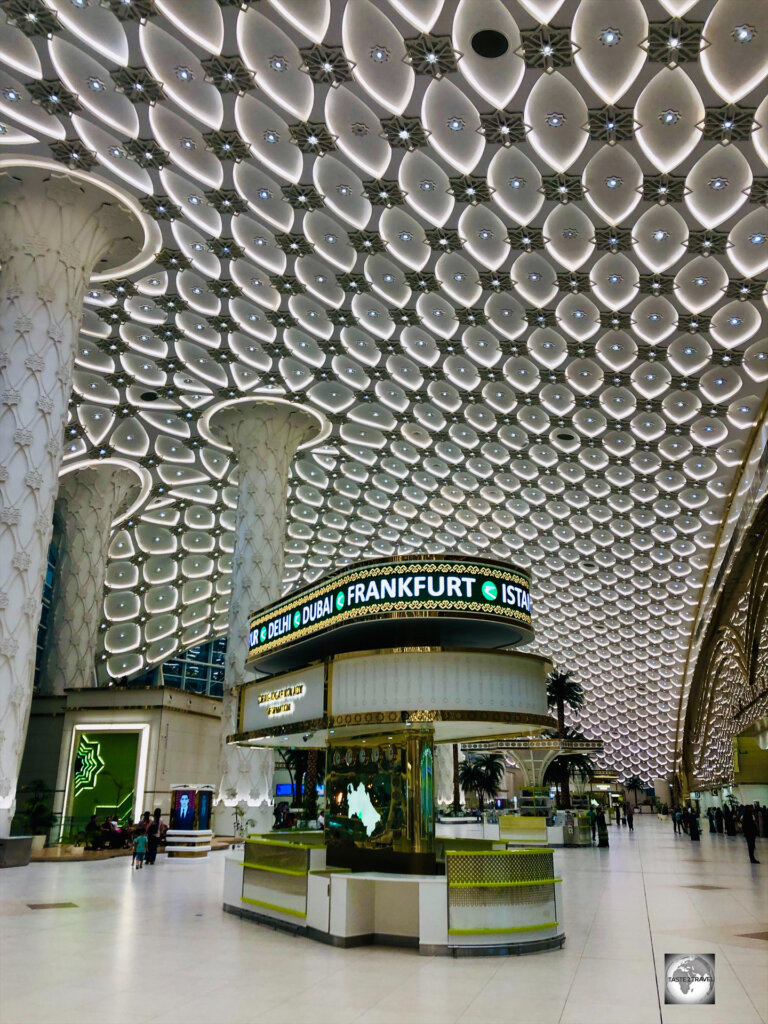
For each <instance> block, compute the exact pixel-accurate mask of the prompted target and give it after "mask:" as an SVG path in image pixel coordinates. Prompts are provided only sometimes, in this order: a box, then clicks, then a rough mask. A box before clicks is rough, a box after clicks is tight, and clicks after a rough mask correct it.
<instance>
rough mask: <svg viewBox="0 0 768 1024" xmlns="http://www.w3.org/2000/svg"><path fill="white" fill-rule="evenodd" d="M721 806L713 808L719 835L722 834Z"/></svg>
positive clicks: (722, 815)
mask: <svg viewBox="0 0 768 1024" xmlns="http://www.w3.org/2000/svg"><path fill="white" fill-rule="evenodd" d="M724 817H725V816H724V814H723V809H722V807H716V808H715V826H716V828H717V831H718V832H719V834H720V835H722V834H723V819H724Z"/></svg>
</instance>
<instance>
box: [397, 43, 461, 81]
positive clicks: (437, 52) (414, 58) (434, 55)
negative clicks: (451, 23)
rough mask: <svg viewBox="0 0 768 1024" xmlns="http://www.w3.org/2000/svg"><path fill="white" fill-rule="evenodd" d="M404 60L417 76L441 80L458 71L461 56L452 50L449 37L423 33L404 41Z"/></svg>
mask: <svg viewBox="0 0 768 1024" xmlns="http://www.w3.org/2000/svg"><path fill="white" fill-rule="evenodd" d="M405 54H406V55H405V60H406V61H407V62H408V63H409V64H410V65H411V67H412V68H413V70H414V71H415V72H416V74H417V75H430V76H431V77H432V78H438V79H439V78H442V77H443V76H444V75H448V74H451V72H453V71H457V70H458V63H457V61H458V60H459V59H460V57H461V54H460V53H458V52H457V51H456V50H454V48H453V44H452V42H451V39H450V37H449V36H435V35H430V34H429V33H423V34H422V35H419V36H413V37H412V38H410V39H406V40H405Z"/></svg>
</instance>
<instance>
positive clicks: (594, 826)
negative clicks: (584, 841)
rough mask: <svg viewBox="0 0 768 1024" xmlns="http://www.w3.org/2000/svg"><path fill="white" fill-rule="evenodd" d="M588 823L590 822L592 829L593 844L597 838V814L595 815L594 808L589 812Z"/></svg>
mask: <svg viewBox="0 0 768 1024" xmlns="http://www.w3.org/2000/svg"><path fill="white" fill-rule="evenodd" d="M587 821H588V822H589V827H590V828H591V829H592V842H593V843H594V841H595V838H596V836H597V814H596V813H595V808H594V807H590V808H589V810H588V811H587Z"/></svg>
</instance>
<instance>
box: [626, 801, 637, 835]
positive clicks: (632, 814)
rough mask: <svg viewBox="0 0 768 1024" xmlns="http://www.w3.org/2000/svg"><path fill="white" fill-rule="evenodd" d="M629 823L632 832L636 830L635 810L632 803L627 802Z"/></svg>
mask: <svg viewBox="0 0 768 1024" xmlns="http://www.w3.org/2000/svg"><path fill="white" fill-rule="evenodd" d="M627 825H628V826H629V831H630V832H634V831H635V811H634V808H633V807H632V804H627Z"/></svg>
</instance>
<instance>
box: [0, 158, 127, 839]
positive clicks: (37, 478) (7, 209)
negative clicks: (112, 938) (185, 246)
mask: <svg viewBox="0 0 768 1024" xmlns="http://www.w3.org/2000/svg"><path fill="white" fill-rule="evenodd" d="M126 202H127V203H128V204H129V205H124V204H123V203H122V202H121V201H120V200H119V199H118V196H117V194H115V193H114V192H113V191H110V190H108V189H107V187H102V186H101V185H100V184H99V182H98V179H95V180H94V181H93V182H91V181H90V180H88V179H87V178H85V177H83V176H78V177H75V178H73V177H71V176H69V175H68V174H67V173H66V171H65V170H64V169H63V168H62V171H61V172H59V171H58V169H56V170H52V169H50V168H48V167H41V166H34V167H22V166H14V167H12V168H9V169H4V170H3V171H2V172H0V265H2V273H1V274H0V835H7V834H8V828H9V825H10V819H11V817H12V816H13V808H14V804H15V797H16V780H17V777H18V770H19V763H20V760H21V754H22V750H23V748H24V739H25V735H26V729H27V719H28V716H29V706H30V701H31V697H32V679H33V672H34V659H35V640H36V633H37V625H38V621H39V618H40V602H41V598H42V586H43V577H44V573H45V568H46V561H47V551H48V544H49V541H50V536H51V527H52V513H53V503H54V500H55V498H56V493H57V490H58V475H59V466H60V464H61V456H62V438H63V430H64V424H65V421H66V414H67V402H68V399H69V394H70V390H71V386H72V369H73V363H74V356H75V342H76V339H77V334H78V331H79V329H80V321H81V317H82V304H83V295H84V292H85V288H86V286H87V284H88V280H89V278H90V276H91V273H92V271H93V269H94V268H95V267H97V266H98V269H99V270H108V269H110V268H112V267H115V263H116V262H119V263H123V262H125V260H126V259H129V258H133V257H135V256H136V255H137V254H138V253H139V252H141V250H142V246H143V245H144V239H145V234H144V225H143V222H142V220H141V218H140V216H139V215H138V214H137V213H136V212H135V211H134V210H133V204H132V203H131V201H130V200H126ZM113 253H114V254H115V255H116V257H117V260H116V259H115V258H113ZM116 273H117V271H116Z"/></svg>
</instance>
